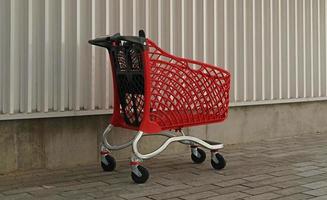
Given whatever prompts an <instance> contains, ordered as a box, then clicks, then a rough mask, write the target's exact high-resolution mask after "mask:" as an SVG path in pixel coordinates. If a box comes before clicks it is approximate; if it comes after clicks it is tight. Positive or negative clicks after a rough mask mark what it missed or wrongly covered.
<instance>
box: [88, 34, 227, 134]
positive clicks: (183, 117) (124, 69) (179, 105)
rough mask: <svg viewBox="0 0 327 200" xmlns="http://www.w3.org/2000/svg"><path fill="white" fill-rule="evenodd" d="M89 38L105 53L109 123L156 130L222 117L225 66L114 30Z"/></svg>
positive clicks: (220, 118) (223, 114)
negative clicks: (111, 94) (110, 84)
mask: <svg viewBox="0 0 327 200" xmlns="http://www.w3.org/2000/svg"><path fill="white" fill-rule="evenodd" d="M90 42H91V44H94V45H98V46H102V47H105V48H107V49H108V50H109V53H110V58H111V64H112V69H113V76H114V77H113V78H114V90H115V105H114V116H113V118H112V124H113V125H115V126H120V127H124V128H130V129H142V130H143V131H144V132H147V133H155V132H158V131H161V130H166V129H180V128H182V127H185V126H193V125H200V124H207V123H213V122H218V121H222V120H224V119H225V118H226V117H227V113H228V104H229V89H230V74H229V73H228V72H227V71H225V70H224V69H221V68H219V67H216V66H213V65H209V64H205V63H201V62H198V61H193V60H189V59H184V58H180V57H176V56H173V55H171V54H168V53H166V52H165V51H163V50H162V49H160V48H159V47H158V46H157V45H156V44H155V43H154V42H153V41H151V40H149V39H145V38H144V37H136V36H120V35H119V34H116V35H114V36H112V37H106V38H98V39H95V40H92V41H90Z"/></svg>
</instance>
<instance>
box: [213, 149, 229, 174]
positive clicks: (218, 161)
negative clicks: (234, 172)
mask: <svg viewBox="0 0 327 200" xmlns="http://www.w3.org/2000/svg"><path fill="white" fill-rule="evenodd" d="M214 156H215V157H214V158H212V159H211V165H212V167H213V168H215V169H216V170H221V169H224V168H225V166H226V161H225V159H224V157H223V156H222V155H220V154H219V153H215V155H214Z"/></svg>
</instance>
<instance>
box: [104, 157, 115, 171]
mask: <svg viewBox="0 0 327 200" xmlns="http://www.w3.org/2000/svg"><path fill="white" fill-rule="evenodd" d="M104 158H105V159H106V160H107V163H108V164H105V163H104V162H102V161H101V167H102V169H103V171H106V172H111V171H113V170H114V169H115V168H116V160H115V158H114V157H112V156H110V155H106V156H105V157H104Z"/></svg>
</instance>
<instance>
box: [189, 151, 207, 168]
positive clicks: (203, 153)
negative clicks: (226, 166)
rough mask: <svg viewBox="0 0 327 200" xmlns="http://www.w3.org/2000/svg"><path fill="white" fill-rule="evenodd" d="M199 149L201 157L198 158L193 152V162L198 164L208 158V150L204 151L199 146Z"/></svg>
mask: <svg viewBox="0 0 327 200" xmlns="http://www.w3.org/2000/svg"><path fill="white" fill-rule="evenodd" d="M197 151H198V152H199V154H200V157H199V158H198V157H196V156H195V155H194V154H193V153H192V154H191V158H192V160H193V162H194V163H196V164H200V163H203V161H205V159H206V152H204V151H203V150H202V149H200V148H197Z"/></svg>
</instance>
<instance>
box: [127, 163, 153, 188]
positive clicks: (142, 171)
mask: <svg viewBox="0 0 327 200" xmlns="http://www.w3.org/2000/svg"><path fill="white" fill-rule="evenodd" d="M135 167H136V168H137V169H136V171H135V170H133V171H132V173H131V176H132V179H133V181H134V182H135V183H138V184H140V183H145V182H146V181H147V180H148V179H149V176H150V175H149V172H148V170H147V169H146V168H145V167H142V166H141V165H138V166H135ZM134 171H135V172H134Z"/></svg>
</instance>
